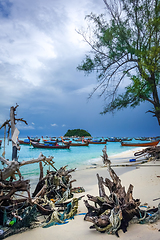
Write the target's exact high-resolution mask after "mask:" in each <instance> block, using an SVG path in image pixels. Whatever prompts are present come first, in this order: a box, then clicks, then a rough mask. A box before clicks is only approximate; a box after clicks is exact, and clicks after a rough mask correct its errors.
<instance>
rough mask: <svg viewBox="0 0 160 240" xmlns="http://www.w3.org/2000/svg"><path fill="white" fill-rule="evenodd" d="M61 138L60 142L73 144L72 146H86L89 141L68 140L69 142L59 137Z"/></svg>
mask: <svg viewBox="0 0 160 240" xmlns="http://www.w3.org/2000/svg"><path fill="white" fill-rule="evenodd" d="M61 139H62V142H63V143H64V144H65V145H68V144H69V145H70V146H74V147H76V146H88V145H89V142H88V141H86V142H82V143H79V142H72V141H69V142H67V141H64V140H63V137H61Z"/></svg>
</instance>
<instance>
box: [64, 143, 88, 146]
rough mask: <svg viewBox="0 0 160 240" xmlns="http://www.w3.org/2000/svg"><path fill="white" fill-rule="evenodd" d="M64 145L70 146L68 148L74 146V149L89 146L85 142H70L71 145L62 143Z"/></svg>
mask: <svg viewBox="0 0 160 240" xmlns="http://www.w3.org/2000/svg"><path fill="white" fill-rule="evenodd" d="M64 144H65V145H67V144H70V146H74V147H80V146H82V147H83V146H88V145H89V143H88V142H86V143H72V142H71V143H69V142H68V143H67V142H64Z"/></svg>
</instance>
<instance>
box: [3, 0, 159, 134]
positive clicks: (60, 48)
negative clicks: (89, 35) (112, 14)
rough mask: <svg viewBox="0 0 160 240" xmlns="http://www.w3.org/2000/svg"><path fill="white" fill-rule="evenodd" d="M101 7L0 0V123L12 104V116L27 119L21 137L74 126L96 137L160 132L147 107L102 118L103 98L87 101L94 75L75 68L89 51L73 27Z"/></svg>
mask: <svg viewBox="0 0 160 240" xmlns="http://www.w3.org/2000/svg"><path fill="white" fill-rule="evenodd" d="M104 7H105V6H104V3H103V0H81V1H79V0H69V1H66V0H34V1H33V0H32V1H31V0H27V1H24V0H0V90H1V91H0V92H1V98H0V124H2V123H3V122H4V121H5V120H7V119H9V110H10V107H11V106H15V105H16V103H17V104H19V107H18V109H17V114H18V115H17V117H18V118H24V119H25V120H26V121H27V122H28V126H26V125H25V124H24V123H22V124H18V125H17V127H18V129H19V130H20V136H22V137H23V136H27V135H29V134H30V135H32V136H35V135H38V136H42V135H49V136H60V135H64V134H65V133H66V132H67V130H68V129H74V128H81V129H85V130H87V131H89V132H90V133H91V135H92V136H100V137H101V136H105V137H107V136H157V135H160V133H159V130H160V129H159V126H158V123H157V120H156V119H155V118H153V117H152V115H151V114H149V113H147V114H146V113H145V112H146V111H147V110H148V109H150V108H151V106H150V105H147V104H143V105H141V106H140V107H138V108H136V109H134V110H133V109H126V110H123V111H120V112H117V113H115V114H114V115H112V114H107V115H104V116H102V115H100V112H101V111H102V110H103V105H104V102H103V99H102V98H99V97H98V94H95V95H94V96H93V98H92V99H90V100H89V101H88V95H89V94H90V93H91V91H92V89H93V87H94V86H95V85H96V83H97V82H96V76H95V75H94V74H92V75H90V76H88V77H87V76H84V73H83V72H79V71H77V70H76V67H77V66H78V64H80V63H81V61H82V60H83V58H84V56H85V53H87V51H89V50H90V49H89V46H88V45H87V44H86V43H85V42H84V41H83V39H82V37H81V36H80V35H79V34H78V33H77V31H76V30H79V29H81V28H85V27H86V21H85V19H84V18H85V16H86V15H87V14H90V13H91V12H94V13H102V12H103V11H104ZM0 136H3V129H2V130H0Z"/></svg>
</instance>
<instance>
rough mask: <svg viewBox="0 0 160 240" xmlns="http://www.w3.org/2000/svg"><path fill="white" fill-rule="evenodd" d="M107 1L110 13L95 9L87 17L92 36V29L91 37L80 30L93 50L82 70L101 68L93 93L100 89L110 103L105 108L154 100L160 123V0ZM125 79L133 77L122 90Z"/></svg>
mask: <svg viewBox="0 0 160 240" xmlns="http://www.w3.org/2000/svg"><path fill="white" fill-rule="evenodd" d="M104 3H105V5H106V9H107V11H108V12H109V13H110V16H111V17H110V19H109V18H108V16H106V15H104V14H103V15H100V16H96V15H95V14H93V13H91V14H90V15H88V16H87V20H88V21H89V25H90V26H91V27H90V28H89V29H92V33H93V34H92V37H91V34H90V32H89V37H88V38H87V34H86V33H84V32H80V34H81V35H82V36H83V37H84V39H85V41H86V42H87V43H89V45H90V46H91V51H90V54H88V55H86V57H85V60H84V61H83V62H82V64H81V65H79V66H78V70H82V71H84V72H85V73H87V74H90V73H91V72H95V73H96V74H97V81H98V84H97V87H96V88H95V89H93V92H92V94H93V93H94V92H95V91H97V90H98V89H99V90H101V92H100V96H102V95H104V97H105V100H106V103H107V104H106V107H105V109H104V112H103V113H106V112H109V111H114V110H119V109H122V108H123V107H124V108H126V107H129V106H131V107H135V106H137V105H139V104H140V103H141V102H142V101H149V102H150V103H152V104H153V108H154V111H152V112H153V113H156V117H157V118H159V124H160V115H157V110H156V109H159V108H160V103H159V97H158V87H159V82H160V1H159V0H141V1H133V0H120V1H118V0H117V1H116V0H115V1H114V3H113V5H112V4H111V2H110V1H108V0H104ZM108 19H109V20H108ZM91 24H93V25H91ZM123 79H128V83H129V84H128V85H127V84H126V88H124V93H122V94H119V93H118V90H119V86H120V84H121V82H122V81H123ZM130 82H131V84H130ZM92 94H91V95H90V96H92Z"/></svg>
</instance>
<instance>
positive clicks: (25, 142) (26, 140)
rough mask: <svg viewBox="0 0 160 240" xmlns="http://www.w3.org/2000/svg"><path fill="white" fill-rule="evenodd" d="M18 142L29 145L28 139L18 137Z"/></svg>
mask: <svg viewBox="0 0 160 240" xmlns="http://www.w3.org/2000/svg"><path fill="white" fill-rule="evenodd" d="M18 143H19V144H25V145H29V144H30V140H29V139H24V140H20V139H18Z"/></svg>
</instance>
